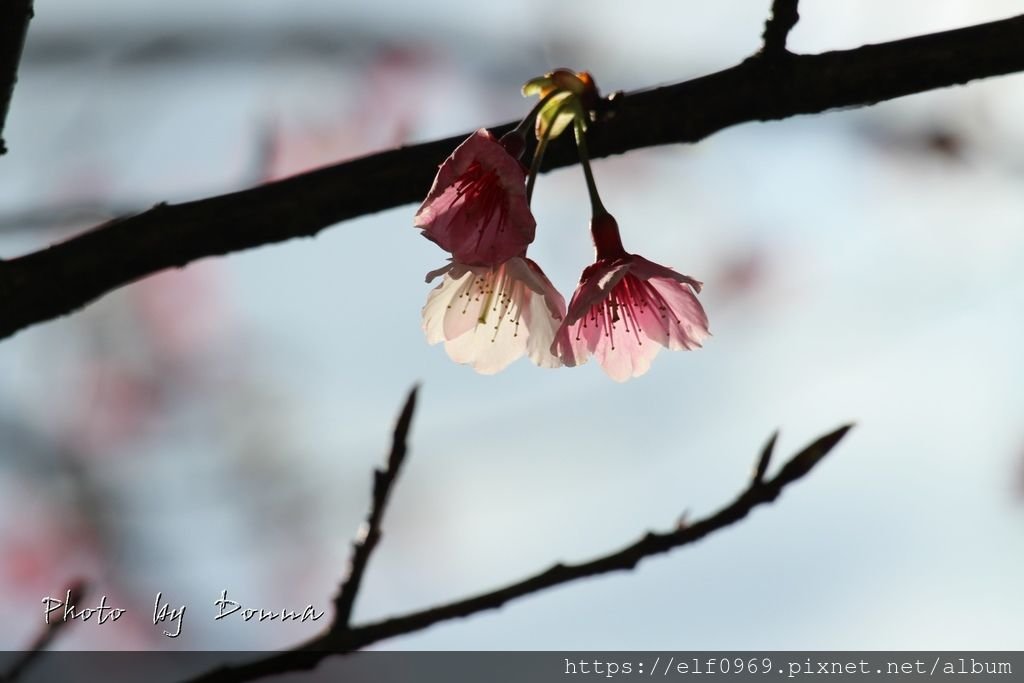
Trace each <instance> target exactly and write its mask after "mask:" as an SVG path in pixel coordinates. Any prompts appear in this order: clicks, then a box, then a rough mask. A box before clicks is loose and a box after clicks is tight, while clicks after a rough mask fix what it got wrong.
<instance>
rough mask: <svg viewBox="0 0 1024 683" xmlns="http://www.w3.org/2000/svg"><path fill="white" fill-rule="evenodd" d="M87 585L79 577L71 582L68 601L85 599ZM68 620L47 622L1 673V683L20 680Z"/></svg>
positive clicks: (73, 601)
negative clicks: (4, 671) (5, 670)
mask: <svg viewBox="0 0 1024 683" xmlns="http://www.w3.org/2000/svg"><path fill="white" fill-rule="evenodd" d="M86 591H87V586H86V583H85V581H83V580H81V579H79V580H77V581H75V582H73V583H72V584H71V587H70V588H69V589H68V594H67V595H68V597H67V600H68V602H70V603H72V604H78V603H80V602H82V601H83V600H84V599H85V595H86ZM67 624H68V622H67V621H66V620H65V619H52V620H51V621H50V622H49V623H47V624H46V625H45V626H44V627H43V628H42V630H41V631H39V634H38V635H37V636H36V638H35V640H34V641H32V644H31V645H29V646H28V648H27V649H26V650H25V651H24V652H23V653H22V654H21V656H19V657H18V658H17V659H16V660H15V661H14V664H13V665H11V667H10V668H9V669H8V670H7V672H6V673H0V683H14V681H16V680H18V679H19V678H20V677H21V676H22V675H23V674H24V673H25V672H26V671H27V670H28V668H29V667H30V666H32V663H33V662H35V660H36V659H37V658H38V657H39V656H40V655H41V654H42V653H43V652H45V651H46V650H47V649H48V648H49V647H50V643H52V642H53V639H54V638H56V637H57V635H58V634H59V633H60V632H61V630H63V628H64V627H65V626H67Z"/></svg>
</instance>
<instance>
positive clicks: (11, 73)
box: [0, 0, 32, 156]
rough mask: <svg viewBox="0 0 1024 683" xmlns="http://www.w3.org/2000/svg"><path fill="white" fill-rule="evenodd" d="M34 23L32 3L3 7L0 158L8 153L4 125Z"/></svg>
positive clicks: (20, 0) (17, 1) (8, 0)
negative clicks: (26, 37) (26, 42)
mask: <svg viewBox="0 0 1024 683" xmlns="http://www.w3.org/2000/svg"><path fill="white" fill-rule="evenodd" d="M31 20H32V0H4V2H2V3H0V156H2V155H4V154H6V153H7V145H6V144H5V143H4V123H5V122H6V121H7V110H8V109H9V108H10V106H11V97H12V96H13V95H14V84H15V83H16V82H17V81H18V64H19V63H20V62H21V51H22V48H24V47H25V34H26V33H28V22H29V21H31Z"/></svg>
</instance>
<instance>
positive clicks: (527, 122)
mask: <svg viewBox="0 0 1024 683" xmlns="http://www.w3.org/2000/svg"><path fill="white" fill-rule="evenodd" d="M560 92H561V91H559V90H552V91H551V92H549V93H548V94H547V95H545V96H544V97H542V98H540V100H538V101H537V104H535V105H533V109H531V110H530V113H529V114H527V115H526V117H525V118H524V119H523V120H522V121H520V122H519V125H518V126H516V127H515V130H513V131H512V133H513V134H515V135H521V136H523V137H525V136H526V135H525V134H526V129H527V128H529V127H531V126H532V125H533V121H534V119H536V118H537V114H539V113H540V110H541V108H543V107H544V105H545V104H547V103H548V102H550V101H551V98H553V97H554V96H555V95H558V94H560Z"/></svg>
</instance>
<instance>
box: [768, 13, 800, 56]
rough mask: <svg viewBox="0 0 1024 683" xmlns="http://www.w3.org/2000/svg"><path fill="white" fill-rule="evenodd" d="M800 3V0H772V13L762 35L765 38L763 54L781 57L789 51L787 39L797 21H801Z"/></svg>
mask: <svg viewBox="0 0 1024 683" xmlns="http://www.w3.org/2000/svg"><path fill="white" fill-rule="evenodd" d="M799 4H800V0H772V15H771V16H770V17H768V21H766V22H765V24H764V33H763V34H762V35H761V37H762V38H763V39H764V46H763V47H762V48H761V54H764V55H767V56H768V57H779V56H781V55H784V54H787V53H788V52H789V51H788V50H787V49H786V39H787V38H788V37H789V32H790V31H792V30H793V27H794V26H796V22H798V21H800V14H799V12H797V6H798V5H799Z"/></svg>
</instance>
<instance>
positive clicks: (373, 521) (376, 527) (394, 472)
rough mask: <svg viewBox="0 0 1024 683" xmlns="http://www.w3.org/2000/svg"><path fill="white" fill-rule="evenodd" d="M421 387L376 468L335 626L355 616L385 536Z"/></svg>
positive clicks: (343, 626)
mask: <svg viewBox="0 0 1024 683" xmlns="http://www.w3.org/2000/svg"><path fill="white" fill-rule="evenodd" d="M418 390H419V387H413V388H412V390H411V391H410V392H409V397H408V398H406V400H405V406H403V407H402V412H401V413H400V414H399V416H398V421H397V422H396V423H395V433H394V437H393V438H392V441H391V453H390V454H389V455H388V459H387V462H386V463H385V466H384V469H383V470H374V471H373V500H372V502H371V504H370V512H369V514H368V515H367V517H366V522H365V523H364V525H363V528H362V529H360V531H359V536H358V537H357V538H356V540H355V541H353V543H352V560H351V562H350V563H349V570H348V575H347V576H346V577H345V581H344V583H342V586H341V590H340V591H339V592H338V596H337V597H336V598H335V599H334V605H335V611H334V621H333V623H332V624H331V629H334V630H339V629H347V628H348V627H349V622H350V621H351V619H352V607H353V606H354V605H355V601H356V596H357V595H358V594H359V587H360V585H361V584H362V581H363V575H364V574H365V573H366V566H367V565H368V564H369V562H370V556H371V555H372V554H373V550H374V548H376V547H377V542H378V541H380V536H381V521H382V520H383V519H384V510H385V509H386V508H387V505H388V498H389V497H390V496H391V489H392V487H394V485H395V480H396V479H397V478H398V472H399V470H401V469H402V463H403V462H404V461H405V454H406V438H407V437H408V435H409V426H410V425H411V424H412V414H413V411H414V410H416V393H417V391H418Z"/></svg>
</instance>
